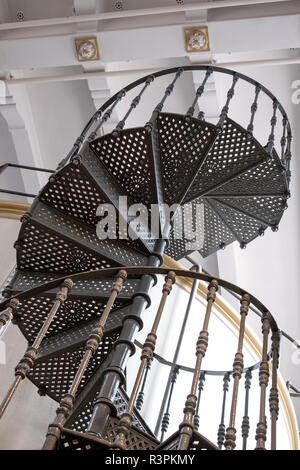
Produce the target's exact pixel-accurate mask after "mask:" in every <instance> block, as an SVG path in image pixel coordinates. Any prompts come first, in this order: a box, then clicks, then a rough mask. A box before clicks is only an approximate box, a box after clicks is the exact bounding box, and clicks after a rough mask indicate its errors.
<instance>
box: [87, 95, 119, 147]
mask: <svg viewBox="0 0 300 470" xmlns="http://www.w3.org/2000/svg"><path fill="white" fill-rule="evenodd" d="M125 95H126V91H125V90H121V91H120V92H119V93H118V95H117V98H116V100H115V101H114V102H113V104H112V105H111V107H110V108H108V110H107V111H105V113H104V114H103V117H102V119H101V120H100V122H99V124H98V125H97V126H96V127H95V129H94V130H93V132H91V134H90V135H89V137H88V142H92V141H93V140H94V139H95V138H96V136H97V132H98V130H99V129H100V127H101V126H103V124H105V123H106V122H107V121H108V120H109V119H110V117H111V115H112V112H113V110H114V109H115V107H116V106H117V104H118V103H119V102H120V101H121V100H122V99H123V98H124V96H125ZM100 116H101V114H100V111H99V118H100Z"/></svg>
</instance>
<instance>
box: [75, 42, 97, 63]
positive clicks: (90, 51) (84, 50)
mask: <svg viewBox="0 0 300 470" xmlns="http://www.w3.org/2000/svg"><path fill="white" fill-rule="evenodd" d="M75 46H76V54H77V59H78V60H79V62H85V61H87V60H99V59H100V54H99V47H98V40H97V38H96V37H93V38H75Z"/></svg>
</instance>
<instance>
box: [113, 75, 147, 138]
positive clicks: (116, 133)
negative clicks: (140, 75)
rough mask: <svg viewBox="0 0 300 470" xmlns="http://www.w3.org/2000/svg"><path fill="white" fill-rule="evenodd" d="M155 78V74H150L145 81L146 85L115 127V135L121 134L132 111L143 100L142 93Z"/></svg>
mask: <svg viewBox="0 0 300 470" xmlns="http://www.w3.org/2000/svg"><path fill="white" fill-rule="evenodd" d="M153 80H154V76H153V75H150V76H149V77H148V78H147V79H146V81H145V85H144V86H143V88H142V89H141V91H140V93H139V94H138V95H137V96H136V97H135V98H133V100H132V102H131V104H130V106H129V109H128V111H127V113H126V114H125V116H124V117H123V119H121V121H119V123H118V124H117V125H116V127H115V129H114V130H113V135H114V136H117V135H118V134H119V131H121V130H122V129H123V128H124V126H125V123H126V120H127V119H128V117H129V116H130V114H131V113H132V111H133V110H134V109H135V108H136V107H137V106H138V104H139V102H140V101H141V97H142V95H143V94H144V92H145V90H146V89H147V88H148V86H149V85H150V83H152V82H153Z"/></svg>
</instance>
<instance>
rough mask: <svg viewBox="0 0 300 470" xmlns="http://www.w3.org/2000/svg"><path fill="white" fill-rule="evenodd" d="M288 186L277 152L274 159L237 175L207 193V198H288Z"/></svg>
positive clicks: (273, 154)
mask: <svg viewBox="0 0 300 470" xmlns="http://www.w3.org/2000/svg"><path fill="white" fill-rule="evenodd" d="M287 188H288V184H287V180H286V175H285V172H284V168H283V167H282V165H281V162H280V159H279V157H278V155H277V153H276V151H275V150H273V152H272V159H270V158H269V159H268V160H266V161H264V162H262V163H259V164H258V165H257V166H255V167H254V168H251V169H249V170H246V171H243V172H241V174H239V175H236V176H235V178H234V180H230V181H229V182H226V181H225V182H223V183H222V184H220V185H218V186H217V187H215V188H212V189H210V190H209V191H208V192H207V197H228V196H232V197H239V198H244V197H259V196H261V197H263V196H264V197H266V196H270V197H273V196H274V197H280V196H282V197H287V196H288V191H287Z"/></svg>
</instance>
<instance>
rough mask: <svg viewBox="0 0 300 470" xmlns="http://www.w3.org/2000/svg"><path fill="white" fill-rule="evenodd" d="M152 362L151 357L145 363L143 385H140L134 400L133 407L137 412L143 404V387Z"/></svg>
mask: <svg viewBox="0 0 300 470" xmlns="http://www.w3.org/2000/svg"><path fill="white" fill-rule="evenodd" d="M152 361H153V357H152V358H151V359H149V361H148V362H147V366H146V372H145V375H144V380H143V383H142V388H141V390H140V391H139V394H138V397H137V399H136V405H135V407H136V409H137V410H138V411H141V409H142V406H143V403H144V390H145V385H146V382H147V377H148V373H149V370H150V369H151V364H152Z"/></svg>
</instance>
